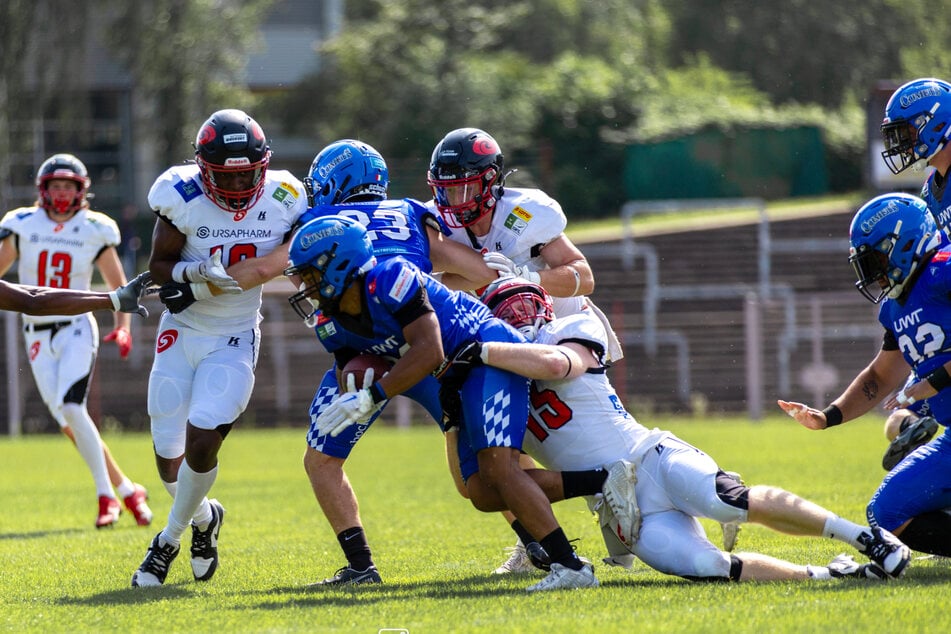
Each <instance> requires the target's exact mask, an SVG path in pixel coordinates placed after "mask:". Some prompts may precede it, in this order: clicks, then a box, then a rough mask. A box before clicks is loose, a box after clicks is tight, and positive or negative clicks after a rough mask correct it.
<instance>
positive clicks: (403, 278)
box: [387, 269, 416, 302]
mask: <svg viewBox="0 0 951 634" xmlns="http://www.w3.org/2000/svg"><path fill="white" fill-rule="evenodd" d="M415 278H416V275H415V274H414V273H413V271H411V270H410V269H403V270H401V271H400V272H399V275H397V276H396V280H394V282H393V286H391V287H390V291H389V293H387V294H388V295H389V296H390V297H392V298H393V299H395V300H396V301H398V302H402V301H403V300H404V299H406V295H407V294H408V293H409V291H410V288H412V286H413V280H414V279H415Z"/></svg>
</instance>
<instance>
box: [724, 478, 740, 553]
mask: <svg viewBox="0 0 951 634" xmlns="http://www.w3.org/2000/svg"><path fill="white" fill-rule="evenodd" d="M725 473H726V474H727V475H728V476H730V477H731V478H733V479H734V480H736V481H737V482H738V483H739V484H744V482H743V478H741V477H740V474H739V473H737V472H735V471H727V472H725ZM720 529H721V530H722V531H723V550H725V551H726V552H728V553H730V552H733V549H734V548H736V538H737V536H738V535H739V534H740V523H739V522H720Z"/></svg>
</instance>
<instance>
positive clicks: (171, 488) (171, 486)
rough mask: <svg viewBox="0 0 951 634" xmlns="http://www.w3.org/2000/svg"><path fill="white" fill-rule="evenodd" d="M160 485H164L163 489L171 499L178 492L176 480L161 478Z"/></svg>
mask: <svg viewBox="0 0 951 634" xmlns="http://www.w3.org/2000/svg"><path fill="white" fill-rule="evenodd" d="M162 486H164V487H165V490H166V491H168V494H169V495H171V496H172V499H173V500H174V499H175V494H176V493H177V492H178V482H166V481H165V480H162Z"/></svg>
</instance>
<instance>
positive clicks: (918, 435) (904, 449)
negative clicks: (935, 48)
mask: <svg viewBox="0 0 951 634" xmlns="http://www.w3.org/2000/svg"><path fill="white" fill-rule="evenodd" d="M881 130H882V138H883V141H884V144H885V149H884V151H882V160H884V161H885V164H886V165H887V166H888V169H890V170H891V171H892V173H893V174H900V173H901V172H903V171H905V170H906V169H908V168H909V167H912V168H913V169H920V170H923V169H924V168H925V167H926V166H927V167H930V168H932V170H931V173H930V174H929V175H928V177H927V178H926V179H925V183H924V185H923V186H922V189H921V198H922V199H923V200H924V201H925V203H926V204H927V205H928V209H929V210H930V211H931V214H932V216H934V219H935V223H936V224H937V225H938V227H939V228H940V229H943V230H944V231H945V232H946V233H947V232H948V231H949V226H948V225H949V223H948V220H949V219H951V193H949V191H948V187H947V184H948V169H949V168H951V147H949V146H948V138H949V137H951V84H949V83H948V82H946V81H943V80H940V79H935V78H932V77H922V78H919V79H914V80H912V81H909V82H907V83H905V84H903V85H902V86H900V87H899V88H898V89H897V90H895V92H894V93H892V96H891V97H890V98H889V100H888V103H887V104H886V105H885V117H884V119H883V120H882V126H881ZM947 235H951V233H947ZM916 380H917V378H916V377H915V376H914V375H912V376H910V377H909V378H908V381H910V382H915V381H916ZM937 431H938V422H937V421H936V420H935V418H934V417H933V416H931V413H930V410H929V408H928V404H927V402H919V403H917V404H915V405H913V406H911V407H907V408H906V407H902V408H899V409H896V410H894V411H893V412H891V413H890V414H889V416H888V418H887V419H886V421H885V437H886V438H887V439H888V440H889V441H890V444H889V446H888V449H887V450H886V451H885V455H884V457H883V458H882V467H884V468H885V470H886V471H890V470H891V469H893V468H894V467H895V465H897V464H898V463H899V462H901V460H902V459H903V458H904V457H905V456H907V455H908V454H909V453H911V452H912V451H914V450H915V449H917V448H918V447H919V446H921V445H923V444H924V443H926V442H928V441H929V440H931V438H932V437H934V435H935V434H936V433H937Z"/></svg>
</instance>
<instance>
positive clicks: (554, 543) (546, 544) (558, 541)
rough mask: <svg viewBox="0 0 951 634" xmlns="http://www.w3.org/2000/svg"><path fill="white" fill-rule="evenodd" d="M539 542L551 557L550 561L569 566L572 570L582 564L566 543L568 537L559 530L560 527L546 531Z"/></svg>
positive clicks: (578, 568) (580, 566) (579, 568)
mask: <svg viewBox="0 0 951 634" xmlns="http://www.w3.org/2000/svg"><path fill="white" fill-rule="evenodd" d="M540 543H541V545H542V548H544V549H545V552H546V553H548V556H549V557H551V561H552V563H556V564H561V565H562V566H564V567H565V568H571V569H572V570H581V568H582V567H583V566H584V564H582V563H581V560H580V559H578V558H577V557H576V556H575V551H574V549H572V548H571V544H569V543H568V538H567V537H565V531H563V530H561V527H559V528H556V529H555V530H553V531H552V532H550V533H548V535H546V536H545V537H543V538H542V539H541V542H540Z"/></svg>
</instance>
